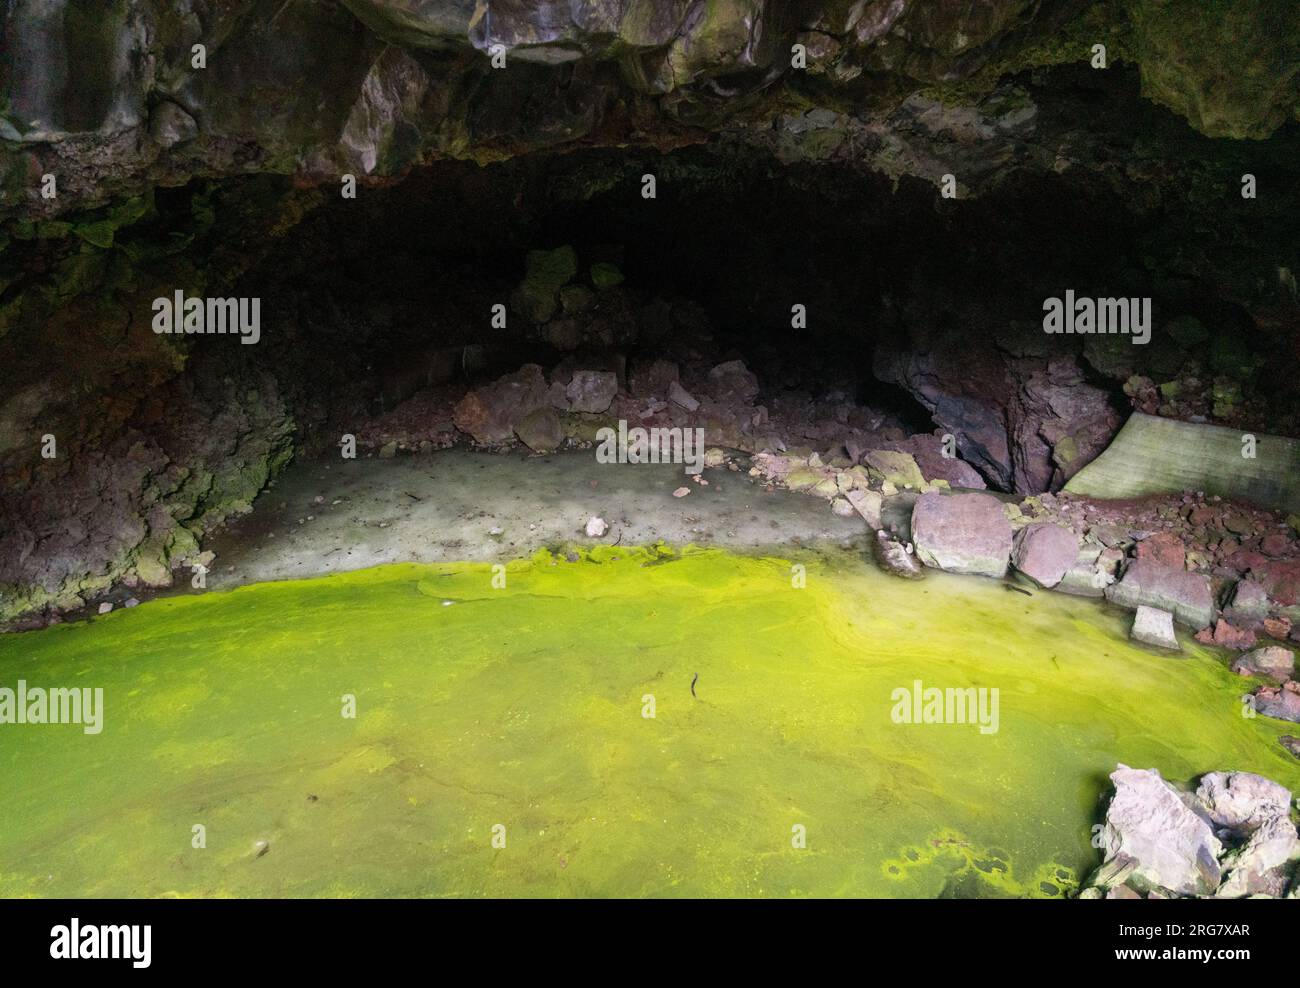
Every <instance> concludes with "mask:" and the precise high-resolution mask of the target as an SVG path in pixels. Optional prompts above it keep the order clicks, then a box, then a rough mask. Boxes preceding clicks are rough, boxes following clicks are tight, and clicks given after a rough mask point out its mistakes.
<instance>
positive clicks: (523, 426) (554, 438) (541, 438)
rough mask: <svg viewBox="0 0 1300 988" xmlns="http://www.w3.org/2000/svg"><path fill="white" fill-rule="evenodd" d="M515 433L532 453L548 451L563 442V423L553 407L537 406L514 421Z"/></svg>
mask: <svg viewBox="0 0 1300 988" xmlns="http://www.w3.org/2000/svg"><path fill="white" fill-rule="evenodd" d="M515 435H516V436H518V437H519V441H520V442H522V443H523V444H524V445H525V446H527V447H528V448H529V449H531V450H532V451H533V452H534V453H549V452H551V451H553V450H556V449H559V448H560V445H561V444H562V443H563V442H564V424H563V423H562V422H561V421H560V416H559V415H558V414H557V413H556V411H555V409H554V408H550V407H549V406H548V407H546V408H538V409H534V410H533V411H531V412H529V413H528V414H527V415H525V416H524V417H523V418H521V419H520V420H519V421H518V422H516V423H515Z"/></svg>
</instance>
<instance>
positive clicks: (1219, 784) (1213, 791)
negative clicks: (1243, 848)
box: [1196, 772, 1291, 834]
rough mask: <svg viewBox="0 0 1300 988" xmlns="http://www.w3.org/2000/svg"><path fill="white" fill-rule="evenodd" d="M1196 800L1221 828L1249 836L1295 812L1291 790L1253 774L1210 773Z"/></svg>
mask: <svg viewBox="0 0 1300 988" xmlns="http://www.w3.org/2000/svg"><path fill="white" fill-rule="evenodd" d="M1196 798H1197V799H1199V800H1200V801H1201V803H1203V804H1204V806H1205V809H1206V811H1207V813H1208V814H1209V817H1210V820H1211V821H1212V822H1213V823H1214V824H1215V826H1218V827H1227V828H1228V829H1229V830H1234V831H1238V832H1240V833H1243V834H1246V833H1250V832H1252V831H1254V830H1255V829H1256V828H1257V827H1259V826H1260V825H1261V824H1263V823H1265V822H1266V821H1268V820H1272V819H1275V818H1278V817H1281V818H1282V819H1283V820H1285V819H1286V818H1287V815H1288V814H1289V813H1290V810H1291V790H1289V789H1287V788H1286V786H1284V785H1281V784H1280V783H1277V782H1274V781H1273V780H1272V779H1266V778H1265V777H1264V776H1262V775H1255V774H1254V773H1253V772H1207V773H1206V774H1205V775H1203V776H1201V784H1200V785H1199V786H1198V787H1197V789H1196Z"/></svg>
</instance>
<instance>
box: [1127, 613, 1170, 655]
mask: <svg viewBox="0 0 1300 988" xmlns="http://www.w3.org/2000/svg"><path fill="white" fill-rule="evenodd" d="M1129 637H1131V638H1132V639H1133V640H1134V641H1139V642H1142V643H1143V644H1144V645H1154V646H1155V647H1156V648H1167V649H1171V650H1173V651H1178V650H1180V649H1181V647H1182V646H1180V645H1179V644H1178V637H1177V636H1176V635H1175V634H1174V616H1173V615H1172V614H1170V613H1169V612H1168V611H1162V610H1160V609H1159V608H1156V607H1148V606H1147V605H1146V604H1142V605H1140V606H1139V607H1138V609H1137V613H1136V614H1135V615H1134V616H1133V629H1132V631H1130V632H1129Z"/></svg>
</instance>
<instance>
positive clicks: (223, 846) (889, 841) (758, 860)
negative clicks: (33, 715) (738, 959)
mask: <svg viewBox="0 0 1300 988" xmlns="http://www.w3.org/2000/svg"><path fill="white" fill-rule="evenodd" d="M796 562H797V563H798V565H800V566H804V567H806V574H805V576H804V577H803V579H802V580H801V579H800V578H799V571H798V570H796V569H794V568H793V567H794V564H795V563H796ZM493 576H494V573H493V570H492V569H491V568H490V567H489V566H488V565H485V564H473V565H434V566H426V565H390V566H382V567H377V568H374V569H369V570H363V571H359V572H354V573H346V574H339V575H334V576H330V577H325V578H320V579H311V580H302V581H292V582H283V583H264V584H258V585H253V586H248V587H243V588H240V589H236V590H232V591H228V592H209V593H205V594H200V595H192V596H176V597H170V598H161V599H158V600H154V601H151V602H148V603H146V604H143V605H141V606H140V607H137V608H133V609H131V610H122V611H116V612H114V613H111V614H108V615H106V616H103V617H100V618H96V619H94V620H91V621H89V622H84V623H79V624H68V625H61V626H56V627H53V628H50V629H46V630H43V631H38V632H29V633H25V634H19V635H9V636H4V637H0V686H6V687H10V688H15V687H16V684H17V680H18V679H20V678H22V679H25V680H26V681H27V683H28V686H29V687H32V686H40V687H60V686H81V687H102V688H103V690H104V705H105V713H104V724H103V730H102V732H101V733H100V734H98V735H87V734H86V733H84V731H83V730H82V728H81V727H80V726H77V725H30V724H29V725H14V724H9V725H3V726H0V777H2V779H3V787H4V810H3V815H2V816H0V894H3V895H5V896H294V897H296V896H440V897H453V896H660V897H665V896H780V897H784V896H921V897H933V896H1032V897H1059V896H1063V895H1068V894H1070V893H1071V892H1072V891H1073V890H1074V888H1075V887H1076V886H1077V883H1078V882H1079V881H1080V879H1081V878H1082V877H1083V876H1085V875H1086V873H1087V871H1088V870H1090V869H1091V868H1092V867H1094V866H1095V865H1096V864H1097V863H1098V856H1097V852H1096V851H1094V850H1093V849H1092V847H1091V846H1090V838H1091V833H1092V827H1093V825H1094V824H1096V823H1097V822H1098V821H1099V820H1100V818H1101V813H1102V808H1103V805H1104V803H1103V796H1104V795H1105V793H1106V791H1107V787H1108V782H1107V779H1106V776H1107V774H1108V773H1109V772H1110V771H1111V770H1113V768H1114V767H1115V764H1116V763H1117V762H1125V763H1126V764H1129V765H1133V766H1136V767H1143V768H1146V767H1155V768H1158V769H1159V770H1160V771H1161V772H1162V773H1163V774H1164V775H1165V777H1166V778H1170V779H1173V780H1179V781H1185V780H1190V779H1191V778H1193V777H1195V776H1196V775H1199V774H1200V773H1202V772H1206V771H1211V770H1215V769H1237V770H1248V771H1254V772H1260V773H1262V774H1265V775H1268V776H1270V777H1272V778H1275V779H1277V780H1278V781H1280V782H1282V783H1283V784H1285V785H1287V786H1289V787H1291V788H1295V787H1296V786H1297V784H1300V771H1298V769H1300V763H1297V762H1296V761H1295V760H1294V759H1292V758H1291V757H1290V756H1289V755H1287V754H1286V752H1285V751H1284V750H1283V749H1282V748H1281V747H1280V746H1279V745H1278V743H1277V738H1278V736H1279V735H1280V734H1283V733H1286V729H1287V728H1288V727H1289V726H1291V725H1286V724H1283V723H1281V722H1278V721H1272V720H1269V719H1267V718H1263V717H1255V718H1248V717H1245V716H1243V715H1242V706H1243V705H1242V703H1241V700H1240V697H1241V695H1242V694H1243V692H1244V691H1245V687H1244V684H1243V681H1242V680H1240V679H1239V678H1238V677H1236V676H1234V675H1232V674H1231V673H1230V672H1229V671H1228V670H1227V669H1226V668H1225V665H1224V663H1223V661H1222V659H1221V658H1220V657H1218V656H1216V655H1215V654H1214V653H1213V652H1211V651H1209V650H1206V649H1202V648H1201V647H1199V646H1197V645H1196V644H1195V643H1193V642H1190V640H1189V641H1188V642H1187V643H1186V648H1187V651H1186V652H1185V653H1184V656H1183V657H1181V658H1176V657H1169V656H1166V655H1157V654H1154V653H1152V652H1148V651H1146V650H1144V649H1142V648H1140V647H1137V646H1134V645H1132V644H1130V643H1129V642H1128V641H1127V638H1126V633H1127V621H1128V617H1127V616H1126V615H1125V614H1123V613H1121V612H1118V611H1110V610H1107V609H1105V608H1104V607H1101V606H1099V605H1097V604H1095V603H1093V602H1091V601H1084V600H1079V599H1075V598H1067V597H1063V596H1059V595H1054V594H1047V593H1039V594H1036V595H1034V596H1033V597H1032V598H1028V597H1025V596H1022V595H1021V594H1016V593H1008V592H1007V591H1006V590H1005V589H1004V588H1003V587H1002V586H1000V585H999V584H997V583H996V582H992V581H984V580H980V579H974V578H963V577H951V576H945V575H943V574H935V575H932V576H931V577H930V578H929V579H928V580H927V581H925V582H924V583H920V584H915V583H910V582H905V581H900V580H895V579H892V578H890V577H888V576H886V575H884V574H882V573H880V572H878V571H877V570H875V569H874V568H873V567H872V566H871V565H870V564H869V563H866V562H864V561H862V560H861V559H860V558H857V557H855V556H853V555H851V554H847V553H846V554H844V555H843V556H835V557H826V556H814V555H811V554H810V555H809V556H808V557H807V558H803V559H800V560H783V559H776V558H757V557H747V556H740V555H734V554H730V553H727V552H724V551H721V550H711V549H710V550H699V549H691V548H688V549H685V550H681V551H677V552H674V551H669V550H666V549H664V548H662V547H658V548H655V547H652V548H645V549H627V548H618V549H608V548H606V549H599V550H593V552H591V553H584V554H582V555H581V556H580V557H578V558H577V561H572V562H571V561H569V560H568V559H567V558H566V557H565V556H563V555H557V556H552V555H550V554H547V553H541V554H539V555H538V556H536V557H533V558H532V559H526V560H520V561H518V562H515V563H512V564H510V566H509V567H508V568H507V569H506V570H505V573H504V576H505V586H504V587H503V588H502V587H499V586H494V583H493ZM496 576H497V580H496V583H498V584H499V583H500V582H501V580H500V576H501V574H500V573H497V574H496ZM801 582H803V583H804V584H805V585H804V586H802V587H800V586H797V584H799V583H801ZM697 673H698V676H699V678H698V682H697V683H696V694H697V696H695V697H693V696H692V694H691V682H692V679H693V678H694V677H695V675H696V674H697ZM917 680H920V681H921V682H922V683H923V686H924V687H938V688H941V689H942V688H949V687H952V688H963V687H975V688H988V689H994V688H996V689H997V690H999V724H998V730H997V732H996V733H989V734H982V733H981V732H980V731H979V729H978V727H977V726H975V725H973V724H934V723H931V724H900V723H895V721H894V719H893V718H892V717H891V712H892V711H893V709H894V702H893V697H892V694H893V691H894V690H896V689H899V688H904V689H909V688H911V687H912V685H913V683H914V682H915V681H917ZM345 694H352V695H354V696H355V697H356V716H355V718H348V717H345V716H343V710H344V703H343V700H342V698H343V696H344V695H345ZM651 697H653V706H654V711H653V712H654V716H653V717H647V716H645V713H647V712H648V709H649V707H648V705H649V704H650V703H651ZM196 825H201V826H202V827H203V828H204V832H205V838H206V847H202V848H195V847H193V846H192V844H193V843H194V840H195V839H194V833H195V831H194V827H195V826H196ZM494 833H495V834H496V835H498V836H500V835H502V834H503V835H504V846H503V847H497V846H494V841H493V837H494ZM801 833H802V835H803V838H804V839H803V843H804V844H805V846H803V847H796V846H794V845H795V844H797V843H800V841H799V839H798V837H799V834H801ZM258 842H265V844H263V845H259V843H258ZM497 843H500V841H497ZM259 851H262V852H263V853H259Z"/></svg>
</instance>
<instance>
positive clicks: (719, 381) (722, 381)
mask: <svg viewBox="0 0 1300 988" xmlns="http://www.w3.org/2000/svg"><path fill="white" fill-rule="evenodd" d="M709 389H710V392H711V393H712V395H713V397H715V398H741V399H747V398H753V397H754V396H755V395H757V394H758V378H757V377H755V376H754V373H753V372H752V371H751V370H750V369H749V368H748V367H746V366H745V362H744V361H743V360H728V361H727V362H726V363H722V364H718V366H716V367H714V368H713V369H712V370H711V371H709Z"/></svg>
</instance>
